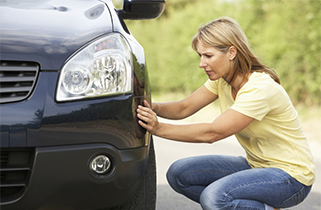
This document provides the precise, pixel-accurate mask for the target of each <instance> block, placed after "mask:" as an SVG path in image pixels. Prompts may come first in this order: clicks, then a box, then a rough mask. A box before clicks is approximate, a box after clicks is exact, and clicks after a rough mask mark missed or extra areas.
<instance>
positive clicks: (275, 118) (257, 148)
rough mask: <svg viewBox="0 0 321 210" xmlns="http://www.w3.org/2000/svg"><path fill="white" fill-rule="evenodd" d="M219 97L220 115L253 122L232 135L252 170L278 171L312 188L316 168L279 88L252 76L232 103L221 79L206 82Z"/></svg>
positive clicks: (262, 76) (257, 75)
mask: <svg viewBox="0 0 321 210" xmlns="http://www.w3.org/2000/svg"><path fill="white" fill-rule="evenodd" d="M205 86H206V87H207V89H208V90H209V91H211V92H213V93H214V94H216V95H218V97H219V103H220V107H221V112H224V111H226V110H227V109H233V110H236V111H238V112H240V113H242V114H244V115H247V116H249V117H252V118H254V121H253V122H252V123H251V124H250V125H249V126H247V127H246V128H245V129H243V130H242V131H240V132H238V133H237V134H235V136H236V138H237V139H238V141H239V143H240V144H241V145H242V147H243V148H244V150H245V152H246V154H247V157H246V158H247V161H248V163H249V164H250V166H251V167H253V168H268V167H274V168H280V169H282V170H284V171H286V172H287V173H288V174H290V175H291V176H292V177H293V178H295V179H296V180H298V181H299V182H301V183H302V184H304V185H307V186H309V185H312V184H313V182H314V179H315V175H314V174H315V164H314V161H313V157H312V154H311V151H310V149H309V146H308V143H307V139H306V137H305V135H304V133H303V131H302V127H301V122H300V120H299V117H298V113H297V112H296V110H295V108H294V107H293V105H292V102H291V100H290V98H289V96H288V94H287V93H286V91H285V90H284V89H283V87H282V86H281V85H279V84H278V83H276V82H275V81H274V80H273V79H272V78H271V77H270V76H269V75H267V74H265V73H258V72H254V73H252V75H251V76H250V78H249V80H248V82H247V83H246V84H245V85H244V86H243V87H242V88H241V89H240V90H239V92H238V93H237V96H236V98H235V100H234V99H233V97H232V90H231V86H230V85H228V84H227V83H226V82H225V81H224V80H223V79H218V80H215V81H211V80H208V81H207V82H206V83H205Z"/></svg>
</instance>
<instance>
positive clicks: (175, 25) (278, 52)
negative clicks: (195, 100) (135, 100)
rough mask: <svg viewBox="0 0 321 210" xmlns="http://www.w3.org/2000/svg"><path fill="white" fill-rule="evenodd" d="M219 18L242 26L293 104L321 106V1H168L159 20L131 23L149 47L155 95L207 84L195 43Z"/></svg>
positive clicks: (150, 72) (141, 39)
mask: <svg viewBox="0 0 321 210" xmlns="http://www.w3.org/2000/svg"><path fill="white" fill-rule="evenodd" d="M221 16H229V17H232V18H235V19H236V20H237V21H238V22H239V23H240V25H241V26H242V28H243V30H244V32H245V34H246V35H247V36H248V39H249V42H250V43H251V46H252V48H253V49H254V52H255V53H256V55H257V56H258V57H260V58H261V59H262V60H263V63H265V64H266V65H268V66H270V67H272V68H274V69H275V70H276V72H277V73H278V74H279V76H280V78H281V82H282V85H283V86H284V88H285V89H286V90H287V91H288V93H289V95H290V97H291V99H292V101H293V102H294V103H302V104H306V105H311V104H319V105H320V104H321V1H320V0H306V1H305V0H270V1H268V0H264V1H261V0H225V1H223V0H190V1H187V0H168V1H167V5H166V11H165V13H164V14H163V15H162V16H161V17H160V18H158V19H156V20H146V21H127V24H128V26H129V28H130V30H131V32H132V33H133V34H134V36H135V37H136V38H137V40H138V41H139V42H140V43H141V44H142V45H143V46H144V48H145V53H146V58H147V65H148V70H149V74H150V77H151V83H152V89H153V91H154V92H156V93H162V92H163V93H166V92H173V91H181V92H192V91H194V90H195V89H197V88H198V87H200V86H201V85H202V84H204V82H205V81H206V80H207V76H206V75H205V74H204V72H203V71H202V70H201V69H199V68H198V63H199V58H198V56H197V54H196V53H195V52H194V51H193V49H192V48H191V39H192V37H193V36H194V34H195V33H196V31H197V28H198V27H199V26H200V25H202V24H205V23H207V22H209V21H211V20H213V19H216V18H218V17H221Z"/></svg>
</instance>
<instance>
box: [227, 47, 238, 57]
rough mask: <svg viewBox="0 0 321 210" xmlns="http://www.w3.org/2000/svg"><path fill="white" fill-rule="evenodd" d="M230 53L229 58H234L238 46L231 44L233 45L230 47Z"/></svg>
mask: <svg viewBox="0 0 321 210" xmlns="http://www.w3.org/2000/svg"><path fill="white" fill-rule="evenodd" d="M228 54H229V59H230V60H234V58H235V57H236V54H237V49H236V47H234V46H231V47H230V48H229V49H228Z"/></svg>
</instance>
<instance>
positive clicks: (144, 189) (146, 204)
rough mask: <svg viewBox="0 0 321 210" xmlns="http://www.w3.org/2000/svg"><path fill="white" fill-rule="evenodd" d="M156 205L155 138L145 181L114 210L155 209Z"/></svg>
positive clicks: (151, 147)
mask: <svg viewBox="0 0 321 210" xmlns="http://www.w3.org/2000/svg"><path fill="white" fill-rule="evenodd" d="M155 206H156V161H155V150H154V143H153V139H151V141H150V149H149V156H148V163H147V170H146V172H145V175H144V178H143V181H142V182H141V184H140V186H139V188H138V190H137V192H136V193H135V195H134V196H133V197H132V198H131V199H130V200H129V201H128V202H127V203H126V204H124V205H123V206H120V207H116V208H112V210H155Z"/></svg>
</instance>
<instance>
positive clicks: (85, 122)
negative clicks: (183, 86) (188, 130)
mask: <svg viewBox="0 0 321 210" xmlns="http://www.w3.org/2000/svg"><path fill="white" fill-rule="evenodd" d="M164 8H165V0H124V1H123V8H122V9H116V8H115V6H114V4H113V2H112V1H111V0H68V1H62V0H46V1H44V0H29V1H17V0H4V1H0V60H1V61H0V96H1V98H0V117H1V118H0V119H1V120H0V121H1V134H0V137H1V141H0V153H1V163H0V164H1V165H0V173H1V182H0V190H1V198H0V209H2V210H18V209H19V210H42V209H45V210H48V209H53V210H56V209H57V210H69V209H72V210H85V209H86V210H90V209H95V210H96V209H128V210H129V209H130V210H144V209H147V210H152V209H155V200H156V163H155V153H154V147H153V140H152V136H151V134H150V133H149V132H148V131H146V130H145V129H143V128H142V127H140V126H139V124H138V119H137V117H136V109H137V107H138V105H140V104H142V103H143V100H148V101H149V102H151V87H150V86H151V85H150V81H149V77H148V71H147V68H146V60H145V55H144V49H143V47H142V46H141V45H140V44H139V43H138V42H137V41H136V39H135V38H134V36H133V35H132V34H131V33H130V31H129V29H128V28H127V26H126V24H125V22H124V20H126V19H152V18H157V17H159V16H160V15H161V14H162V13H163V11H164Z"/></svg>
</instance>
